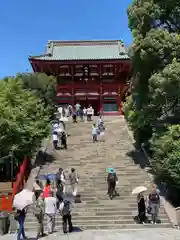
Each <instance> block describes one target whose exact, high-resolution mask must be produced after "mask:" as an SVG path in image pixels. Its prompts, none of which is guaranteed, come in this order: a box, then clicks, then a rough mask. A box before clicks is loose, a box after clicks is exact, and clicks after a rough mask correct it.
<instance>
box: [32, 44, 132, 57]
mask: <svg viewBox="0 0 180 240" xmlns="http://www.w3.org/2000/svg"><path fill="white" fill-rule="evenodd" d="M30 59H37V60H60V61H62V60H106V59H129V57H128V55H127V51H126V49H125V46H124V44H123V43H122V41H118V40H112V41H49V42H48V44H47V47H46V52H45V54H44V55H40V56H30Z"/></svg>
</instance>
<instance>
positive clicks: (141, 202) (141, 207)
mask: <svg viewBox="0 0 180 240" xmlns="http://www.w3.org/2000/svg"><path fill="white" fill-rule="evenodd" d="M137 203H138V218H139V221H140V223H143V224H144V223H145V220H146V204H145V199H144V195H143V193H139V194H138V195H137Z"/></svg>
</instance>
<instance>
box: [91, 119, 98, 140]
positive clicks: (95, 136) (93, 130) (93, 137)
mask: <svg viewBox="0 0 180 240" xmlns="http://www.w3.org/2000/svg"><path fill="white" fill-rule="evenodd" d="M97 135H98V128H97V127H96V124H95V123H94V124H93V126H92V139H93V143H95V142H97Z"/></svg>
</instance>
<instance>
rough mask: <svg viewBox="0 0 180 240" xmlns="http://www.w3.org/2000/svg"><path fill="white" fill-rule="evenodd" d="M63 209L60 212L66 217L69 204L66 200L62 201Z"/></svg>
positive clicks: (68, 211)
mask: <svg viewBox="0 0 180 240" xmlns="http://www.w3.org/2000/svg"><path fill="white" fill-rule="evenodd" d="M63 203H64V207H63V210H62V216H65V215H68V214H69V213H70V202H69V201H68V200H64V201H63Z"/></svg>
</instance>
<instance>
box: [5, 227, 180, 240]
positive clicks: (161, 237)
mask: <svg viewBox="0 0 180 240" xmlns="http://www.w3.org/2000/svg"><path fill="white" fill-rule="evenodd" d="M27 236H28V239H29V240H35V239H36V238H35V233H33V232H28V234H27ZM14 239H16V235H15V234H14V235H5V236H0V240H14ZM41 239H42V240H59V239H61V240H117V239H119V240H121V239H122V240H152V239H153V240H180V231H179V230H176V229H153V230H152V229H145V230H142V229H141V230H107V231H106V230H102V231H101V230H99V231H88V230H86V231H83V232H78V233H71V234H68V235H64V234H62V233H54V234H52V235H50V236H47V237H44V238H41Z"/></svg>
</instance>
